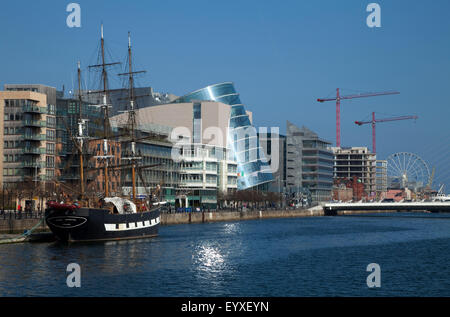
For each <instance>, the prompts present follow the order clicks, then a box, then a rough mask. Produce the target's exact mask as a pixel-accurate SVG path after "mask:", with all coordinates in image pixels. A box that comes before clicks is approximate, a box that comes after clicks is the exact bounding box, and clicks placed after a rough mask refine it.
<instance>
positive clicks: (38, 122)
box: [22, 120, 47, 128]
mask: <svg viewBox="0 0 450 317" xmlns="http://www.w3.org/2000/svg"><path fill="white" fill-rule="evenodd" d="M22 124H23V126H24V127H38V128H45V127H46V126H47V122H45V121H43V120H23V121H22Z"/></svg>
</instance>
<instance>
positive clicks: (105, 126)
mask: <svg viewBox="0 0 450 317" xmlns="http://www.w3.org/2000/svg"><path fill="white" fill-rule="evenodd" d="M100 43H101V55H102V63H101V64H99V65H91V66H89V67H100V68H101V69H102V82H103V92H102V93H103V103H102V104H101V105H100V106H101V108H102V109H103V155H99V156H97V158H100V159H103V160H104V168H103V169H104V170H103V172H104V178H105V197H108V196H109V179H108V160H109V159H110V158H111V157H112V156H111V155H108V153H109V149H108V138H109V131H110V124H109V114H108V112H109V111H108V108H109V107H110V105H109V104H108V103H107V92H108V73H107V71H106V67H108V66H112V65H117V64H120V63H118V62H114V63H105V40H104V38H103V24H102V25H101V40H100Z"/></svg>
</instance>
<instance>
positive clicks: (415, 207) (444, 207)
mask: <svg viewBox="0 0 450 317" xmlns="http://www.w3.org/2000/svg"><path fill="white" fill-rule="evenodd" d="M323 210H324V212H325V215H328V216H334V215H337V213H338V211H344V210H355V211H357V210H361V211H370V210H373V211H378V210H386V211H389V210H391V211H428V212H450V202H440V201H433V202H388V203H387V202H374V203H362V202H357V203H327V204H325V205H323Z"/></svg>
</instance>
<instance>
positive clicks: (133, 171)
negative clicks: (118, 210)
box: [119, 32, 145, 202]
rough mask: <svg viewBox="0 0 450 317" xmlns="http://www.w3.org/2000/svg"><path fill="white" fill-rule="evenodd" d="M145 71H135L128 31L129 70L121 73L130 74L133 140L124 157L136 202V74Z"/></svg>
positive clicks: (130, 109)
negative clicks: (129, 165) (127, 163)
mask: <svg viewBox="0 0 450 317" xmlns="http://www.w3.org/2000/svg"><path fill="white" fill-rule="evenodd" d="M143 72H145V71H135V72H133V63H132V53H131V36H130V32H128V72H127V73H122V74H119V75H128V84H129V92H128V98H129V102H130V106H129V110H128V111H127V112H128V126H129V130H130V139H131V140H130V141H131V155H130V156H129V157H124V158H123V159H126V160H129V161H130V162H131V179H132V195H133V201H134V202H136V162H137V160H140V159H141V157H138V156H137V155H136V108H135V101H136V96H135V95H134V77H133V75H134V74H138V73H143Z"/></svg>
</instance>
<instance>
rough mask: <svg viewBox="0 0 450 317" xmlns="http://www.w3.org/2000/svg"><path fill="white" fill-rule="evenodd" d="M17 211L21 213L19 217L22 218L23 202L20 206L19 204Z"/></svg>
mask: <svg viewBox="0 0 450 317" xmlns="http://www.w3.org/2000/svg"><path fill="white" fill-rule="evenodd" d="M17 211H18V214H19V219H22V205H21V204H19V206H17Z"/></svg>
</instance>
